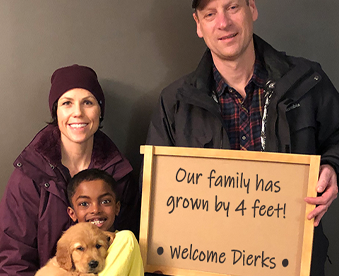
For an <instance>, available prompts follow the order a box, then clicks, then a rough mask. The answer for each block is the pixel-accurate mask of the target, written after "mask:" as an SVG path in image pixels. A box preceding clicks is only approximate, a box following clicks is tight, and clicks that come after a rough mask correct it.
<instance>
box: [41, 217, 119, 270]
mask: <svg viewBox="0 0 339 276" xmlns="http://www.w3.org/2000/svg"><path fill="white" fill-rule="evenodd" d="M114 237H115V234H114V233H110V232H106V231H102V230H100V229H99V228H98V227H97V226H95V225H93V224H91V223H89V222H80V223H78V224H76V225H74V226H71V227H70V228H69V229H68V230H67V231H65V232H64V234H63V235H62V236H61V238H60V239H59V241H58V243H57V252H56V255H55V257H54V258H52V259H50V260H49V261H48V262H47V264H46V265H45V266H44V267H42V268H41V269H39V270H38V272H37V273H36V274H35V276H46V275H49V276H67V275H74V276H75V275H94V274H97V273H99V272H100V271H101V270H103V269H104V266H105V258H106V255H107V249H108V247H109V246H110V244H111V243H112V242H113V239H114Z"/></svg>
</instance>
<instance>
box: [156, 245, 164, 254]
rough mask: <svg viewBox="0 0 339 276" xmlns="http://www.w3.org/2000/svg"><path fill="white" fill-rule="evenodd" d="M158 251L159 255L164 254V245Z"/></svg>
mask: <svg viewBox="0 0 339 276" xmlns="http://www.w3.org/2000/svg"><path fill="white" fill-rule="evenodd" d="M157 253H158V255H162V253H164V249H163V248H162V247H158V249H157Z"/></svg>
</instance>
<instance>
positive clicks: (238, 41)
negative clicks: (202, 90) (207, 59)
mask: <svg viewBox="0 0 339 276" xmlns="http://www.w3.org/2000/svg"><path fill="white" fill-rule="evenodd" d="M193 17H194V20H195V22H196V24H197V34H198V36H199V37H200V38H203V39H204V40H205V43H206V45H207V47H208V48H209V49H210V50H211V53H212V56H213V59H214V60H215V61H216V59H217V60H220V61H222V60H233V61H234V60H238V59H239V58H241V57H242V56H245V55H246V53H248V51H253V49H254V48H253V47H254V46H253V22H254V21H255V20H256V19H257V18H258V10H257V8H256V5H255V2H254V0H249V3H248V4H247V1H246V0H201V1H200V5H199V7H198V8H197V10H196V13H194V14H193Z"/></svg>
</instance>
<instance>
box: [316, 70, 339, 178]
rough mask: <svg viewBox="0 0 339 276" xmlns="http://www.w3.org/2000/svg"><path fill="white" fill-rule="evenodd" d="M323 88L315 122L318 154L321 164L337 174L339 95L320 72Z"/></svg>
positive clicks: (338, 160)
mask: <svg viewBox="0 0 339 276" xmlns="http://www.w3.org/2000/svg"><path fill="white" fill-rule="evenodd" d="M322 73H323V74H322V81H323V82H324V86H323V89H322V91H320V95H321V97H320V100H319V101H318V112H317V122H318V125H319V131H318V145H319V147H318V154H320V155H321V164H329V165H331V166H332V167H333V168H334V169H335V171H336V173H337V175H338V174H339V116H338V110H339V93H338V91H337V90H336V89H335V87H334V86H333V84H332V83H331V81H330V80H329V78H328V77H327V75H326V74H325V73H324V72H322Z"/></svg>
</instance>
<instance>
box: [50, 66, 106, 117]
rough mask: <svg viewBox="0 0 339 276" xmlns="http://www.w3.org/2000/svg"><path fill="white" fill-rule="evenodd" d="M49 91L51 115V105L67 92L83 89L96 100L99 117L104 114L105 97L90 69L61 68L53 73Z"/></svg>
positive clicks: (81, 67)
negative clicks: (98, 107) (99, 110)
mask: <svg viewBox="0 0 339 276" xmlns="http://www.w3.org/2000/svg"><path fill="white" fill-rule="evenodd" d="M51 84H52V86H51V90H50V92H49V109H50V111H51V113H52V107H53V104H54V103H55V102H56V101H57V100H59V98H60V97H61V96H62V95H63V94H64V93H65V92H67V91H68V90H71V89H73V88H83V89H86V90H88V91H89V92H91V93H92V94H93V96H94V97H95V98H96V99H97V101H98V103H99V105H100V109H101V117H102V118H103V117H104V113H105V96H104V93H103V91H102V89H101V86H100V84H99V81H98V77H97V74H96V73H95V71H94V70H93V69H92V68H89V67H87V66H81V65H78V64H74V65H72V66H67V67H61V68H59V69H57V70H55V71H54V73H53V75H52V77H51Z"/></svg>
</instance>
